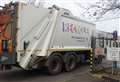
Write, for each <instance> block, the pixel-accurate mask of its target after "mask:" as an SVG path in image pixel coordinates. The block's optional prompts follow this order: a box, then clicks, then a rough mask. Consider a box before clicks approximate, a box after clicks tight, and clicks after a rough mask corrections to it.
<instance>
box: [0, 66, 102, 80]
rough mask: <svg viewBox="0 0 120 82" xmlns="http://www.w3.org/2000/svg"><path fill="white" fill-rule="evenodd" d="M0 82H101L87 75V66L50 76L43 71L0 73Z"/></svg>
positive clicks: (16, 70)
mask: <svg viewBox="0 0 120 82" xmlns="http://www.w3.org/2000/svg"><path fill="white" fill-rule="evenodd" d="M0 82H103V81H101V80H98V79H95V78H92V77H91V76H90V75H89V65H81V66H78V68H77V69H75V70H74V71H72V72H64V71H63V72H62V73H61V74H59V75H53V76H50V75H48V74H47V73H46V71H44V70H33V71H24V70H21V69H14V70H11V71H4V72H3V71H2V72H0Z"/></svg>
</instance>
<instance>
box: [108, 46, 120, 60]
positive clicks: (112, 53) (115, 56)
mask: <svg viewBox="0 0 120 82" xmlns="http://www.w3.org/2000/svg"><path fill="white" fill-rule="evenodd" d="M107 60H110V61H120V48H107Z"/></svg>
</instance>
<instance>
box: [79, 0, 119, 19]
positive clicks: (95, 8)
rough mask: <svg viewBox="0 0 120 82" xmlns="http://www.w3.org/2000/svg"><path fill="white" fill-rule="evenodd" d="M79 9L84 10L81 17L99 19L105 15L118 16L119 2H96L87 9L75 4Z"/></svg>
mask: <svg viewBox="0 0 120 82" xmlns="http://www.w3.org/2000/svg"><path fill="white" fill-rule="evenodd" d="M77 5H78V6H79V7H82V8H84V9H86V11H85V12H84V13H83V15H84V16H85V15H87V16H89V17H92V18H95V19H100V18H102V17H103V16H104V15H106V14H107V13H113V15H115V14H116V13H118V14H120V0H98V1H97V2H96V3H95V4H92V5H90V6H88V7H87V8H85V7H83V6H81V5H80V4H77Z"/></svg>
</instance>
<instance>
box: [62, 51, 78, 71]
mask: <svg viewBox="0 0 120 82" xmlns="http://www.w3.org/2000/svg"><path fill="white" fill-rule="evenodd" d="M64 60H65V61H64V62H65V71H67V72H69V71H72V70H73V69H75V67H76V65H77V60H76V56H75V55H73V53H67V54H65V56H64Z"/></svg>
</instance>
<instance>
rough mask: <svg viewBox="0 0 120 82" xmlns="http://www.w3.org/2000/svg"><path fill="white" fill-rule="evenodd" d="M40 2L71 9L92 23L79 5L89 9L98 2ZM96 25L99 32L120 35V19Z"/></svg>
mask: <svg viewBox="0 0 120 82" xmlns="http://www.w3.org/2000/svg"><path fill="white" fill-rule="evenodd" d="M10 1H11V0H0V5H4V4H5V3H8V2H10ZM14 1H20V0H14ZM21 1H28V0H21ZM31 1H32V0H31ZM33 1H34V0H33ZM39 1H41V2H43V3H44V6H45V7H50V6H52V5H54V4H55V5H57V6H59V7H62V8H66V9H69V10H70V11H71V12H72V13H73V15H75V16H77V17H78V18H80V19H83V20H89V21H90V19H87V18H85V17H83V16H82V15H81V14H82V13H83V12H84V11H85V10H84V9H83V8H82V7H80V6H78V5H77V4H81V6H84V7H87V6H88V5H90V4H94V3H95V2H96V1H98V0H46V1H45V2H44V0H36V2H39ZM92 22H94V21H92ZM94 23H95V24H96V29H97V30H100V31H107V32H113V31H114V30H118V32H119V35H120V25H119V24H120V19H109V18H107V20H101V21H99V22H98V21H97V22H94Z"/></svg>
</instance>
